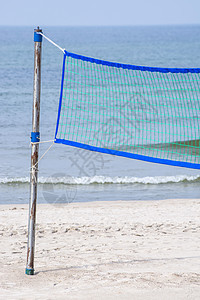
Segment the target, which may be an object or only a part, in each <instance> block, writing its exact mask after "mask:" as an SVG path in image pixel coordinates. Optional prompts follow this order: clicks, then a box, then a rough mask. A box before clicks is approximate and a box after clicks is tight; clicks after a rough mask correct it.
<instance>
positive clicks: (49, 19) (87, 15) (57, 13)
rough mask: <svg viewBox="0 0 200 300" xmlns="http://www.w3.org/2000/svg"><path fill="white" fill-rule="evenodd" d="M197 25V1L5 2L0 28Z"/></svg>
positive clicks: (199, 14) (199, 0) (199, 4)
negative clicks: (21, 26) (19, 26)
mask: <svg viewBox="0 0 200 300" xmlns="http://www.w3.org/2000/svg"><path fill="white" fill-rule="evenodd" d="M156 24H200V0H40V1H39V0H31V1H30V0H5V1H1V9H0V25H31V26H36V25H40V26H44V25H53V26H55V25H72V26H73V25H89V26H94V25H156Z"/></svg>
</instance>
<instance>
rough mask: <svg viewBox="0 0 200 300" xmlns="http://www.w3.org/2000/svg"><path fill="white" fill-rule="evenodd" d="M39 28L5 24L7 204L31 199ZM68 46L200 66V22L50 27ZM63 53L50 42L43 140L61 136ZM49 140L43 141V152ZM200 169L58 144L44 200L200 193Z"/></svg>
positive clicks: (42, 174) (2, 168) (0, 98)
mask: <svg viewBox="0 0 200 300" xmlns="http://www.w3.org/2000/svg"><path fill="white" fill-rule="evenodd" d="M33 29H34V28H30V27H17V28H15V27H0V57H1V59H0V104H1V109H0V112H1V114H0V203H1V204H2V203H28V199H29V184H28V181H29V168H30V147H29V143H30V138H29V137H30V132H31V115H32V97H33V96H32V90H33V50H34V43H33ZM43 32H44V33H45V34H46V35H47V36H49V37H50V38H51V39H52V40H54V41H55V42H56V43H58V44H59V45H60V46H61V47H63V48H65V49H66V50H68V51H71V52H75V53H78V54H83V55H87V56H91V57H96V58H100V59H105V60H110V61H117V62H123V63H130V64H135V65H146V66H159V67H200V51H199V49H200V26H161V27H157V26H152V27H82V28H81V27H48V28H43ZM61 68H62V52H61V51H60V50H59V49H57V48H55V47H54V46H53V45H51V44H50V43H49V42H47V41H46V40H43V50H42V95H41V139H42V140H51V139H53V138H54V132H55V124H56V118H57V107H58V100H59V93H60V81H61ZM48 147H49V144H42V145H41V146H40V155H42V154H43V153H44V152H45V151H46V149H47V148H48ZM199 187H200V172H199V171H197V170H190V169H184V168H175V167H169V166H164V165H156V164H150V163H145V162H140V161H135V160H131V159H126V158H120V157H114V156H109V155H103V154H100V153H92V152H88V151H84V150H79V149H75V148H72V147H68V146H64V145H54V146H53V148H52V149H51V150H50V152H49V153H48V154H47V156H46V157H45V158H44V159H42V161H41V162H40V164H39V191H38V194H39V195H38V201H39V202H53V203H55V202H62V201H63V202H70V201H94V200H151V199H166V198H183V197H184V198H199V197H200V188H199Z"/></svg>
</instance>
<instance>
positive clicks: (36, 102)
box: [25, 27, 42, 275]
mask: <svg viewBox="0 0 200 300" xmlns="http://www.w3.org/2000/svg"><path fill="white" fill-rule="evenodd" d="M40 32H41V33H42V30H41V29H40V28H39V27H38V28H37V29H35V30H34V44H35V52H34V86H33V114H32V132H31V142H32V144H31V174H30V200H29V219H28V245H27V264H26V272H25V273H26V274H27V275H34V252H35V222H36V202H37V181H38V168H35V167H34V166H35V165H36V164H37V163H38V152H39V144H38V142H39V140H40V130H39V129H40V89H41V52H42V35H41V34H39V33H40ZM34 143H35V144H34Z"/></svg>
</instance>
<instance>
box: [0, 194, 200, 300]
mask: <svg viewBox="0 0 200 300" xmlns="http://www.w3.org/2000/svg"><path fill="white" fill-rule="evenodd" d="M27 220H28V205H1V206H0V299H139V300H140V299H181V300H182V299H200V200H198V199H175V200H162V201H129V202H128V201H126V202H125V201H124V202H123V201H118V202H90V203H71V204H60V205H50V204H49V205H47V204H45V205H43V204H40V205H38V206H37V230H36V251H35V272H36V274H35V276H27V275H25V274H24V271H25V265H26V243H27Z"/></svg>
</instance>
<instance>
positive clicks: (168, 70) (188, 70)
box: [64, 50, 200, 73]
mask: <svg viewBox="0 0 200 300" xmlns="http://www.w3.org/2000/svg"><path fill="white" fill-rule="evenodd" d="M64 54H65V56H69V57H72V58H74V59H79V60H82V61H87V62H91V63H95V64H98V65H104V66H108V67H114V68H122V69H128V70H138V71H148V72H159V73H200V68H159V67H146V66H136V65H131V64H122V63H117V62H111V61H106V60H102V59H97V58H93V57H88V56H84V55H79V54H75V53H72V52H68V51H66V50H64Z"/></svg>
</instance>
